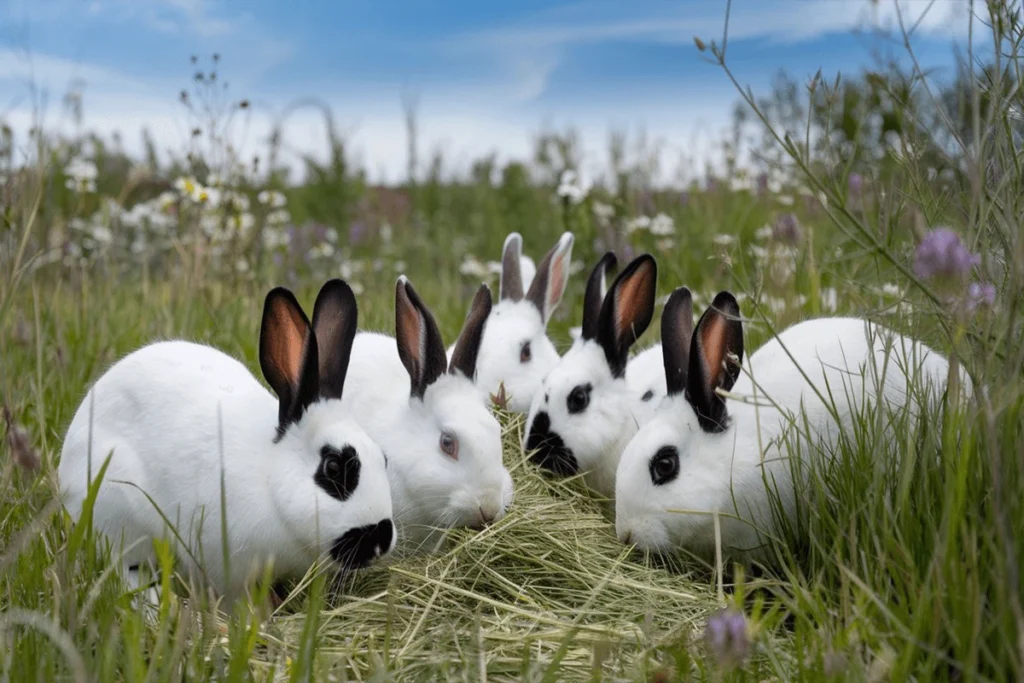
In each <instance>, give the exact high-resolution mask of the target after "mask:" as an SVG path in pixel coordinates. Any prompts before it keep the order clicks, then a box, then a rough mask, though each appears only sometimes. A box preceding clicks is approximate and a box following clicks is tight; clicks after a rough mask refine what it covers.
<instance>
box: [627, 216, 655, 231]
mask: <svg viewBox="0 0 1024 683" xmlns="http://www.w3.org/2000/svg"><path fill="white" fill-rule="evenodd" d="M625 227H626V233H627V234H632V233H634V232H636V231H637V230H647V229H648V228H650V227H651V219H650V218H648V217H647V216H637V217H636V218H630V219H629V220H628V221H626V226H625Z"/></svg>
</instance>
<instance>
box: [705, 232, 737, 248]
mask: <svg viewBox="0 0 1024 683" xmlns="http://www.w3.org/2000/svg"><path fill="white" fill-rule="evenodd" d="M711 242H712V243H713V244H714V245H716V246H719V247H728V246H730V245H732V244H734V243H735V242H736V236H735V235H729V234H727V233H721V234H718V235H715V236H714V237H712V238H711Z"/></svg>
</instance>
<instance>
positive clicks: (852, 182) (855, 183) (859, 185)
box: [846, 173, 864, 197]
mask: <svg viewBox="0 0 1024 683" xmlns="http://www.w3.org/2000/svg"><path fill="white" fill-rule="evenodd" d="M846 182H847V185H848V187H849V188H850V194H851V195H853V196H854V197H858V196H860V193H861V190H862V189H863V188H864V176H862V175H861V174H860V173H851V174H850V177H849V178H847V179H846Z"/></svg>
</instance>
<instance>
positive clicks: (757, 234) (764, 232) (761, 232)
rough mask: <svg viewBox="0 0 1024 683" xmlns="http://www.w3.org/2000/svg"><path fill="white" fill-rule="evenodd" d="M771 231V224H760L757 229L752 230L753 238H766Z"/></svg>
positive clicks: (769, 235)
mask: <svg viewBox="0 0 1024 683" xmlns="http://www.w3.org/2000/svg"><path fill="white" fill-rule="evenodd" d="M773 232H774V230H772V226H770V225H764V226H761V227H760V228H758V229H757V230H755V231H754V239H756V240H766V239H768V238H769V237H771V236H772V233H773Z"/></svg>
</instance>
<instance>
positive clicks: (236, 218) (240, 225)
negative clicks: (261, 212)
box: [227, 213, 256, 235]
mask: <svg viewBox="0 0 1024 683" xmlns="http://www.w3.org/2000/svg"><path fill="white" fill-rule="evenodd" d="M254 225H256V219H255V218H254V217H253V215H252V214H251V213H239V214H235V215H233V216H228V217H227V228H228V230H231V231H234V232H238V233H240V234H243V235H244V234H246V233H247V232H249V230H251V229H252V227H253V226H254Z"/></svg>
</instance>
